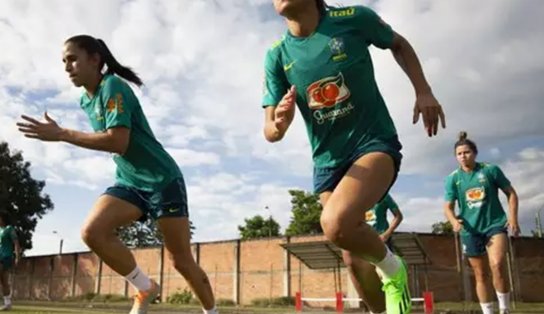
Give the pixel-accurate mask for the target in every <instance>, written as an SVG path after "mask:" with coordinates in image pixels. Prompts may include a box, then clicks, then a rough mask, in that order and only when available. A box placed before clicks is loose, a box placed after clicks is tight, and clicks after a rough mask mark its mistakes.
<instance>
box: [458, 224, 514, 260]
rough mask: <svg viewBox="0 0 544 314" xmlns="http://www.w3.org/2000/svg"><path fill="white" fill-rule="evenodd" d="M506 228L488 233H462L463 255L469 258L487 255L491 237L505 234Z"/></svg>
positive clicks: (493, 229) (494, 229) (497, 228)
mask: <svg viewBox="0 0 544 314" xmlns="http://www.w3.org/2000/svg"><path fill="white" fill-rule="evenodd" d="M506 232H507V231H506V228H505V227H495V228H492V229H490V230H489V231H487V232H486V233H462V234H461V244H462V245H463V254H465V256H467V257H477V256H482V255H485V254H486V253H487V250H486V246H487V244H488V243H489V240H490V239H491V237H493V236H494V235H497V234H501V233H505V234H506Z"/></svg>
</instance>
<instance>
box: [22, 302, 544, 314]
mask: <svg viewBox="0 0 544 314" xmlns="http://www.w3.org/2000/svg"><path fill="white" fill-rule="evenodd" d="M129 308H130V305H129V304H128V303H125V302H119V303H110V304H106V303H93V304H91V303H86V302H81V303H74V302H26V303H23V304H21V303H19V304H15V306H14V308H13V310H12V311H11V312H13V313H19V314H31V313H32V314H45V313H52V314H69V313H74V314H97V313H105V314H107V313H128V311H129ZM220 310H221V314H261V313H263V314H288V313H295V310H294V308H273V309H270V308H234V307H226V308H221V309H220ZM174 313H177V314H199V313H202V311H201V310H200V309H199V308H197V307H180V306H172V305H168V304H161V305H153V307H152V310H151V311H150V314H174ZM304 313H320V314H326V313H327V314H329V313H331V314H332V313H334V312H331V311H325V310H323V309H314V310H309V309H306V310H305V311H304ZM346 313H361V312H360V311H355V310H349V309H348V310H346ZM413 313H414V314H415V313H422V312H418V311H414V312H413ZM435 313H448V314H456V313H480V312H479V307H478V304H476V303H467V304H461V303H440V304H437V305H436V311H435ZM512 313H516V314H536V313H544V304H542V303H539V304H535V303H525V304H519V303H518V304H516V310H515V311H513V312H512Z"/></svg>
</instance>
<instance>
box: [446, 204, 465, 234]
mask: <svg viewBox="0 0 544 314" xmlns="http://www.w3.org/2000/svg"><path fill="white" fill-rule="evenodd" d="M444 215H446V218H447V219H448V221H449V222H450V224H451V226H452V227H453V231H454V232H459V231H460V230H461V228H462V227H463V221H462V220H460V219H457V217H456V216H455V202H446V203H445V204H444Z"/></svg>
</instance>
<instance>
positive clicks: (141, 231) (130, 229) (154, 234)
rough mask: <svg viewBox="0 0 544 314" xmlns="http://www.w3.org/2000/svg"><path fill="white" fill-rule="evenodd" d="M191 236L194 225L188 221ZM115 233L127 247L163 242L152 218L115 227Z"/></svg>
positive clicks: (156, 244)
mask: <svg viewBox="0 0 544 314" xmlns="http://www.w3.org/2000/svg"><path fill="white" fill-rule="evenodd" d="M189 223H190V226H189V227H190V229H191V236H192V235H193V232H194V229H195V227H194V225H193V222H192V221H189ZM117 235H118V236H119V238H120V239H121V241H123V243H125V245H126V246H128V247H129V248H145V247H154V246H160V245H162V243H163V237H162V233H161V232H160V230H159V229H158V228H157V224H156V223H155V221H153V220H152V219H147V220H145V221H143V222H142V221H135V222H133V223H132V224H130V225H128V226H123V227H120V228H118V229H117Z"/></svg>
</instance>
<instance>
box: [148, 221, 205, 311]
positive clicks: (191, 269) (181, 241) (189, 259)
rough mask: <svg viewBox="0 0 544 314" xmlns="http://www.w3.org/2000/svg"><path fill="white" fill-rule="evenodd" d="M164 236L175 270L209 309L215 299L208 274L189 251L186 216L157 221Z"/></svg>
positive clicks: (189, 233) (189, 232) (188, 229)
mask: <svg viewBox="0 0 544 314" xmlns="http://www.w3.org/2000/svg"><path fill="white" fill-rule="evenodd" d="M157 223H158V225H159V228H160V230H161V232H162V234H163V236H164V245H165V247H166V250H167V251H168V255H169V257H170V260H171V261H172V262H173V263H174V267H175V268H176V270H177V271H178V272H179V273H180V274H181V275H182V276H183V278H185V280H187V282H188V283H189V285H190V286H191V289H192V290H193V291H194V293H195V294H196V296H197V297H198V299H199V300H200V302H201V303H202V306H203V307H204V309H206V310H211V309H213V308H214V306H215V299H214V295H213V291H212V287H211V285H210V281H209V280H208V276H207V275H206V273H205V272H204V270H202V268H201V267H200V266H199V265H198V264H197V263H196V262H195V260H194V258H193V254H192V253H191V244H190V239H191V231H190V228H189V219H188V218H187V217H165V218H160V219H159V220H158V221H157Z"/></svg>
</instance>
